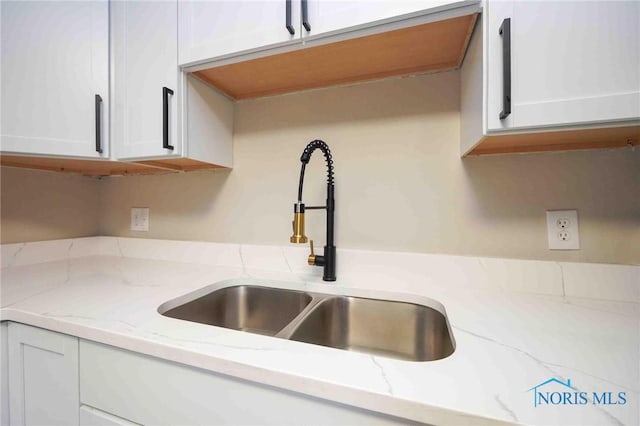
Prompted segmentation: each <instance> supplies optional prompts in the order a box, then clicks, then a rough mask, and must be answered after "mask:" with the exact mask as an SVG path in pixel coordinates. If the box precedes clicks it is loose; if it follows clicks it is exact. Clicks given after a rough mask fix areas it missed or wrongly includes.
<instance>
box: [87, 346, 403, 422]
mask: <svg viewBox="0 0 640 426" xmlns="http://www.w3.org/2000/svg"><path fill="white" fill-rule="evenodd" d="M80 389H81V392H80V400H81V402H82V403H83V404H87V405H90V406H91V407H96V408H98V409H100V410H104V411H106V412H109V413H112V414H113V415H115V416H118V417H122V418H126V419H130V420H131V421H133V422H136V423H141V424H154V425H175V424H181V425H187V424H216V425H225V424H227V425H238V424H253V425H258V424H261V425H262V424H272V425H283V424H295V425H299V424H322V425H330V424H367V425H377V424H407V423H411V422H408V421H407V422H403V420H402V419H398V418H394V417H389V416H386V415H381V414H378V413H374V412H371V411H366V410H362V409H358V408H354V407H348V406H343V405H340V404H335V403H332V402H329V401H324V400H320V399H316V398H312V397H308V396H305V395H301V394H297V393H293V392H289V391H285V390H280V389H276V388H272V387H269V386H265V385H261V384H258V383H252V382H249V381H245V380H240V379H236V378H233V377H230V376H224V375H221V374H216V373H211V372H208V371H204V370H200V369H197V368H193V367H189V366H185V365H181V364H176V363H173V362H169V361H164V360H161V359H158V358H154V357H150V356H146V355H141V354H137V353H134V352H129V351H125V350H122V349H117V348H114V347H111V346H105V345H102V344H98V343H94V342H89V341H84V340H83V341H81V342H80Z"/></svg>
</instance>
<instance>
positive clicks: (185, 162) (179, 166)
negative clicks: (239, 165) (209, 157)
mask: <svg viewBox="0 0 640 426" xmlns="http://www.w3.org/2000/svg"><path fill="white" fill-rule="evenodd" d="M136 164H142V165H145V166H151V167H157V168H160V169H166V170H174V171H180V172H191V171H194V170H206V169H224V168H226V167H225V166H219V165H217V164H211V163H205V162H202V161H197V160H192V159H190V158H167V159H160V160H147V161H137V162H136Z"/></svg>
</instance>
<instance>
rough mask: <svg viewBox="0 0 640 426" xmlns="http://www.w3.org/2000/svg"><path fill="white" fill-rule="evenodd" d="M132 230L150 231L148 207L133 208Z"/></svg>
mask: <svg viewBox="0 0 640 426" xmlns="http://www.w3.org/2000/svg"><path fill="white" fill-rule="evenodd" d="M131 230H132V231H143V232H147V231H149V208H148V207H132V208H131Z"/></svg>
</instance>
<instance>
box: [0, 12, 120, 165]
mask: <svg viewBox="0 0 640 426" xmlns="http://www.w3.org/2000/svg"><path fill="white" fill-rule="evenodd" d="M0 14H1V15H2V17H1V21H2V25H1V26H2V30H1V31H2V34H1V39H2V43H1V45H2V47H1V53H0V54H1V57H2V61H1V62H2V65H1V68H2V110H1V111H2V112H1V120H0V121H1V129H0V134H1V140H0V142H1V147H0V148H1V150H2V152H4V153H22V154H33V153H35V154H44V155H56V156H71V157H98V158H99V157H104V158H108V157H109V144H108V141H109V132H108V122H109V114H108V112H109V3H108V2H107V1H100V0H94V1H90V2H89V1H85V2H62V1H2V2H1V4H0ZM96 139H99V141H98V142H100V144H99V145H100V146H97V143H96V142H97V140H96ZM98 151H102V153H100V152H98Z"/></svg>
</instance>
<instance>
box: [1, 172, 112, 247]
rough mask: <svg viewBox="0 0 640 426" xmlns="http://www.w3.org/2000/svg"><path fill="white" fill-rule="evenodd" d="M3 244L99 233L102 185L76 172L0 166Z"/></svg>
mask: <svg viewBox="0 0 640 426" xmlns="http://www.w3.org/2000/svg"><path fill="white" fill-rule="evenodd" d="M0 185H1V192H0V194H1V195H2V199H1V200H0V201H1V202H0V210H1V213H0V219H1V222H0V235H1V236H2V243H17V242H23V241H41V240H56V239H60V238H72V237H88V236H93V235H96V234H97V233H98V230H99V225H98V220H99V215H98V207H99V204H100V202H99V198H100V189H101V188H100V185H99V182H98V180H97V179H92V178H86V177H83V176H79V175H74V174H66V173H51V172H45V171H38V170H26V169H16V168H11V167H2V168H0Z"/></svg>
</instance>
